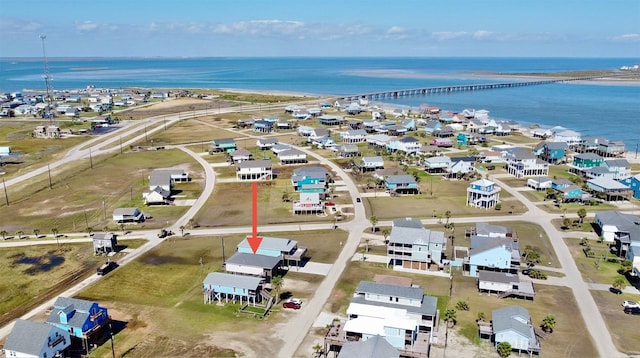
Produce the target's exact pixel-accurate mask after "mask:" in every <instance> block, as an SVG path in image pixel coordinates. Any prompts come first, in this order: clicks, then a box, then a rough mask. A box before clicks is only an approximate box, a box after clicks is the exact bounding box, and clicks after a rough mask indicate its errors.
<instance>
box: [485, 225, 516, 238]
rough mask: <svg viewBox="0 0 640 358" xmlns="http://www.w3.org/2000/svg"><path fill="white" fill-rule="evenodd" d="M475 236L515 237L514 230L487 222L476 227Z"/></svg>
mask: <svg viewBox="0 0 640 358" xmlns="http://www.w3.org/2000/svg"><path fill="white" fill-rule="evenodd" d="M475 235H476V236H484V237H503V238H507V237H513V236H514V234H513V230H511V228H509V227H506V226H502V225H495V224H489V223H486V222H478V223H476V227H475Z"/></svg>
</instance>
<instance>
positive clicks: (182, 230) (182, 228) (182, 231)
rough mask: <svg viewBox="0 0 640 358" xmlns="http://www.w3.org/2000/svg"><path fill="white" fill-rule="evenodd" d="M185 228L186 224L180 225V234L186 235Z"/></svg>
mask: <svg viewBox="0 0 640 358" xmlns="http://www.w3.org/2000/svg"><path fill="white" fill-rule="evenodd" d="M184 229H185V227H184V225H181V226H180V236H184Z"/></svg>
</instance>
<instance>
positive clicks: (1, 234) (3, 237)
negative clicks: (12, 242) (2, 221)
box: [0, 230, 9, 240]
mask: <svg viewBox="0 0 640 358" xmlns="http://www.w3.org/2000/svg"><path fill="white" fill-rule="evenodd" d="M7 235H9V233H8V232H7V230H2V231H0V236H2V240H6V239H7Z"/></svg>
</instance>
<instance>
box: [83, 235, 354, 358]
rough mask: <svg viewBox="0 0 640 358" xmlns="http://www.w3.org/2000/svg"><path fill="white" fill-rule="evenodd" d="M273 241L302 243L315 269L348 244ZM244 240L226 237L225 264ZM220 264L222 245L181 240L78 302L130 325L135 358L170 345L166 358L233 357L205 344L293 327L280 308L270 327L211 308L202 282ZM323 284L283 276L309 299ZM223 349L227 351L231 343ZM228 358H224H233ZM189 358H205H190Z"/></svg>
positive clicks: (122, 340)
mask: <svg viewBox="0 0 640 358" xmlns="http://www.w3.org/2000/svg"><path fill="white" fill-rule="evenodd" d="M269 235H270V236H276V237H287V238H291V239H295V240H298V242H299V246H304V247H307V248H308V250H309V255H310V256H311V258H312V260H313V261H317V262H332V261H334V260H335V258H336V257H337V255H338V253H339V250H340V245H337V242H338V241H340V240H346V236H347V233H346V232H343V231H340V230H330V231H328V230H327V231H316V232H292V233H286V232H285V233H269ZM319 237H321V238H322V240H319V239H318V238H319ZM243 238H244V235H230V236H225V237H224V243H225V251H226V257H229V256H230V255H231V254H232V253H233V252H234V251H235V247H236V245H237V244H238V243H239V242H240V241H241V240H242V239H243ZM200 259H202V262H203V264H202V265H200ZM221 264H222V243H221V237H219V236H215V237H196V236H193V237H191V236H187V237H185V238H177V237H176V238H172V239H170V240H167V241H165V242H163V243H162V244H160V245H159V246H158V247H157V248H155V249H154V250H151V251H150V252H148V253H147V254H145V255H144V256H142V257H140V258H139V259H138V260H136V261H134V262H131V263H130V264H128V265H127V266H124V267H122V268H120V269H118V270H117V271H115V272H113V273H111V274H109V275H108V276H106V277H105V278H104V279H103V280H101V281H100V282H98V283H97V284H95V285H93V286H92V287H90V288H88V289H86V290H84V291H83V292H81V293H80V294H79V295H78V296H79V297H81V298H85V299H91V300H97V301H99V302H102V303H103V304H104V305H105V306H107V307H108V308H109V309H110V310H111V309H112V308H113V312H111V311H110V313H111V315H112V316H114V319H117V320H122V321H126V322H127V325H126V328H125V329H124V330H123V331H122V332H119V333H118V334H117V335H116V337H115V339H116V348H117V354H118V356H120V355H121V354H123V353H124V352H127V351H131V352H132V354H133V355H134V356H145V357H148V356H154V354H157V353H158V352H159V351H157V348H155V347H156V344H151V342H165V341H167V342H170V343H172V344H166V345H162V346H163V347H165V348H166V349H168V350H167V351H162V352H160V353H161V354H162V355H163V356H168V355H171V356H173V355H174V354H178V355H181V354H180V353H181V352H182V351H180V349H181V347H185V346H190V345H194V346H196V347H200V349H202V350H204V351H206V352H210V351H214V352H216V353H215V354H219V353H217V352H218V351H219V352H223V353H224V354H230V356H233V355H232V352H231V351H229V350H220V349H221V348H219V347H215V345H211V344H210V345H207V344H205V343H203V342H207V341H209V340H208V339H207V338H206V337H208V336H209V335H214V334H216V332H228V334H232V335H235V339H238V340H242V339H243V337H246V334H253V333H255V334H256V336H258V335H259V333H260V332H262V334H267V335H268V334H269V333H268V332H269V331H270V329H272V327H273V325H274V324H277V323H279V322H283V321H284V320H285V319H286V314H284V315H283V314H281V313H280V311H281V309H280V308H279V306H278V307H274V309H273V310H272V311H271V312H270V313H269V314H268V315H267V316H266V317H264V318H263V319H257V318H255V317H254V316H253V315H246V314H240V313H239V312H238V310H239V308H240V305H239V304H227V305H225V306H219V305H215V304H213V305H207V304H204V303H203V302H202V288H201V285H202V280H203V279H204V277H206V275H207V274H208V273H209V272H212V271H220V268H221ZM322 278H323V277H322V276H317V275H309V274H303V273H299V272H296V271H295V269H293V270H292V271H291V272H290V273H287V274H286V275H285V276H284V282H285V283H284V286H283V292H288V294H290V295H294V296H296V297H302V298H307V297H310V296H311V295H312V294H313V292H314V291H315V288H316V287H317V285H318V284H319V283H320V281H321V280H322ZM265 332H266V333H265ZM221 343H223V344H222V345H224V343H225V342H221ZM107 348H108V347H104V346H103V347H101V348H100V349H99V350H97V351H96V352H94V353H93V354H92V356H95V357H102V356H108V355H109V354H110V351H109V350H108V349H107ZM210 354H213V353H206V354H205V356H217V355H210ZM224 354H223V355H222V356H227V355H224ZM185 356H191V357H196V356H199V355H197V354H196V353H187V354H186V355H185ZM200 356H202V355H200Z"/></svg>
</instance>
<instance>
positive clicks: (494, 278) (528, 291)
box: [478, 270, 535, 299]
mask: <svg viewBox="0 0 640 358" xmlns="http://www.w3.org/2000/svg"><path fill="white" fill-rule="evenodd" d="M478 291H480V292H488V293H496V294H498V298H506V297H519V298H524V299H529V298H530V299H533V298H534V296H535V291H534V290H533V283H532V282H531V281H525V280H521V279H520V277H519V276H518V274H517V273H509V272H496V271H484V270H480V271H479V274H478Z"/></svg>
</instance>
